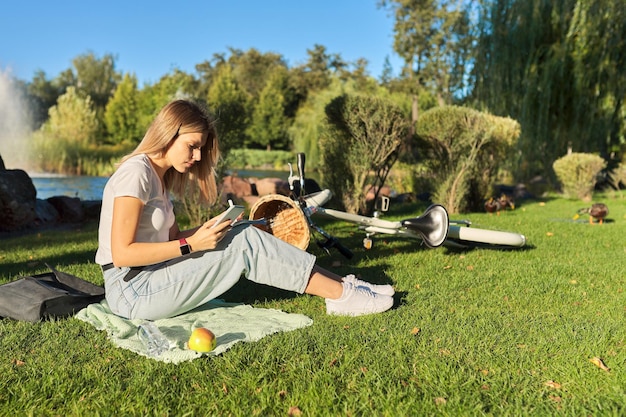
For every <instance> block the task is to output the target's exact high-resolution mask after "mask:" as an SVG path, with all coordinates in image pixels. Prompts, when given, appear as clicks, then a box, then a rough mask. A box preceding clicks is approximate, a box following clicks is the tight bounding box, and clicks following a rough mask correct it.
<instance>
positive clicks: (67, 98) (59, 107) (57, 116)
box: [41, 87, 98, 146]
mask: <svg viewBox="0 0 626 417" xmlns="http://www.w3.org/2000/svg"><path fill="white" fill-rule="evenodd" d="M41 131H42V132H43V133H44V134H45V136H47V137H48V138H49V140H62V141H65V142H68V143H76V144H79V145H83V146H84V145H88V144H91V143H94V142H95V134H96V132H97V131H98V119H97V117H96V112H95V110H94V108H93V103H92V101H91V97H89V96H86V97H81V95H80V94H79V93H78V92H77V91H76V89H75V88H74V87H68V89H67V91H66V92H65V94H63V95H62V96H61V97H59V99H58V101H57V104H56V105H55V106H52V107H51V108H50V111H49V117H48V120H47V121H46V123H44V125H43V126H42V127H41Z"/></svg>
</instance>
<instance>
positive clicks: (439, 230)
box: [402, 204, 450, 248]
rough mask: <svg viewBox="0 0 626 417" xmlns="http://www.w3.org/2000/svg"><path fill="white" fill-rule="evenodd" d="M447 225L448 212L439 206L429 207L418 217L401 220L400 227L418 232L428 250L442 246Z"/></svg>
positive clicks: (448, 223)
mask: <svg viewBox="0 0 626 417" xmlns="http://www.w3.org/2000/svg"><path fill="white" fill-rule="evenodd" d="M449 225H450V220H449V218H448V211H447V210H446V209H445V207H444V206H442V205H440V204H433V205H431V206H430V207H428V208H427V209H426V211H424V213H423V214H422V215H421V216H419V217H415V218H412V219H405V220H402V226H404V227H406V228H408V229H411V230H414V231H416V232H418V233H419V234H420V236H421V237H422V240H423V241H424V243H425V244H426V246H428V247H429V248H436V247H438V246H441V245H442V244H443V242H444V241H445V240H446V238H447V237H448V228H449Z"/></svg>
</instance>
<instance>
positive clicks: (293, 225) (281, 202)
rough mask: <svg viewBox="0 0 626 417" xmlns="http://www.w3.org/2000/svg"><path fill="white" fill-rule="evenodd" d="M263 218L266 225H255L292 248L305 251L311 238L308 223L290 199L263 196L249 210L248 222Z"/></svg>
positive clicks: (280, 196)
mask: <svg viewBox="0 0 626 417" xmlns="http://www.w3.org/2000/svg"><path fill="white" fill-rule="evenodd" d="M262 218H264V219H265V220H267V226H266V225H255V226H256V227H258V228H259V229H261V230H265V231H266V232H268V233H270V234H272V235H274V236H275V237H277V238H279V239H280V240H283V241H285V242H287V243H290V244H292V245H293V246H295V247H297V248H300V249H302V250H306V249H307V248H308V247H309V240H310V238H311V236H310V233H309V223H308V222H307V219H306V217H304V214H303V213H302V210H301V209H300V207H299V206H298V205H297V203H296V202H295V201H293V200H292V199H291V198H289V197H286V196H284V195H280V194H269V195H265V196H263V197H261V198H259V199H258V200H257V202H256V203H254V205H253V206H252V209H250V220H258V219H262Z"/></svg>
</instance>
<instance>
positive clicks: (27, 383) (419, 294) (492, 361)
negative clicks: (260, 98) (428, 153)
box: [0, 193, 626, 416]
mask: <svg viewBox="0 0 626 417" xmlns="http://www.w3.org/2000/svg"><path fill="white" fill-rule="evenodd" d="M600 200H601V201H604V202H605V203H607V205H608V206H609V209H610V214H609V221H608V222H606V223H605V224H604V225H589V224H588V223H587V222H586V218H585V217H583V218H582V219H580V220H577V221H574V220H572V216H573V215H574V214H575V213H576V210H577V209H579V208H581V207H584V206H585V204H583V203H581V202H580V201H572V200H565V199H560V198H556V197H555V198H551V199H545V200H542V201H527V202H518V204H519V203H521V204H519V205H518V207H517V208H516V210H515V211H507V212H505V213H502V214H501V215H500V216H496V215H489V214H486V213H475V214H470V215H464V216H461V217H456V218H467V219H469V220H471V221H472V222H473V224H474V225H475V227H479V228H486V229H499V230H510V231H515V232H519V233H523V234H525V235H526V237H527V239H528V245H527V247H526V248H524V249H521V250H511V251H497V250H489V249H475V250H468V251H452V250H448V249H446V248H439V249H433V250H430V249H426V248H425V247H423V246H419V245H418V242H417V241H414V240H408V239H401V238H389V237H382V236H381V237H379V238H378V239H376V240H375V244H374V248H373V249H372V250H370V251H365V250H364V249H361V248H360V245H361V240H362V238H363V236H362V235H361V234H360V233H359V231H358V230H356V229H355V228H354V227H353V226H351V225H348V224H346V223H342V222H332V223H331V222H327V221H326V220H325V221H324V223H323V226H324V227H325V228H326V229H327V230H329V231H331V232H332V233H333V234H335V235H336V236H338V237H340V238H341V239H342V241H343V243H344V244H346V246H349V247H351V248H353V249H354V251H355V256H354V258H353V259H352V260H349V261H348V260H345V259H343V258H342V257H341V256H340V255H339V254H338V253H336V252H335V253H332V254H331V255H330V256H329V255H326V254H325V253H323V252H321V251H318V249H317V248H315V247H314V244H312V245H311V251H313V252H314V253H316V254H318V255H319V261H320V263H321V264H322V265H324V266H326V267H330V268H332V269H335V270H338V271H339V272H340V273H342V274H345V273H349V272H355V273H357V274H359V275H361V276H362V277H363V278H365V279H369V280H371V281H374V282H378V283H393V284H394V285H395V287H396V290H397V295H396V306H395V307H394V309H393V310H391V311H389V312H386V313H383V314H378V315H373V316H366V317H359V318H345V317H334V316H327V315H326V314H325V310H324V301H323V300H322V299H319V298H315V297H310V296H306V295H303V296H299V295H294V294H291V293H286V292H282V291H277V290H273V289H270V288H266V287H260V286H256V285H254V284H251V283H247V282H245V281H242V282H241V283H240V284H238V285H237V286H236V287H235V288H233V289H232V290H231V291H229V293H227V294H226V295H225V298H226V299H227V300H229V301H245V302H247V303H250V304H253V305H254V306H256V307H268V308H278V309H281V310H284V311H288V312H297V313H303V314H306V315H308V316H310V317H311V318H313V320H314V324H313V325H312V326H310V327H307V328H304V329H301V330H296V331H293V332H287V333H280V334H275V335H272V336H268V337H265V338H264V339H262V340H260V341H258V342H255V343H239V344H237V345H235V346H234V347H232V348H231V349H230V350H229V351H227V352H226V353H224V354H223V355H221V356H218V357H214V358H201V359H196V360H193V361H191V362H185V363H182V364H178V365H174V364H165V363H162V362H158V361H154V360H151V359H148V358H144V357H142V356H139V355H136V354H134V353H132V352H130V351H126V350H123V349H119V348H116V347H114V345H113V344H112V343H110V342H109V341H108V339H107V337H106V334H104V332H101V331H97V330H95V329H94V328H93V327H91V326H90V325H88V324H86V323H84V322H82V321H79V320H77V319H73V318H69V319H63V320H57V321H48V322H42V323H37V324H31V323H24V322H15V321H12V320H7V319H4V320H0V375H2V378H0V414H1V415H7V416H14V415H29V414H30V415H37V416H40V415H44V416H45V415H76V416H79V415H80V416H84V415H177V416H179V415H190V416H201V415H237V416H250V415H261V416H267V415H280V416H286V415H302V416H327V415H333V416H334V415H351V416H355V415H375V416H404V415H514V416H518V415H555V414H556V415H571V416H587V415H594V416H595V415H610V416H613V415H614V416H618V415H624V414H626V395H625V394H626V374H625V372H624V371H625V365H626V330H625V329H626V326H625V320H624V319H625V313H626V294H625V293H624V290H626V261H625V259H626V237H625V236H626V194H625V193H621V194H616V193H611V194H605V195H602V196H600V195H598V196H596V201H600ZM424 208H425V206H424V205H416V204H413V205H406V206H402V207H400V206H398V207H395V208H394V207H392V213H393V214H390V215H389V216H388V218H400V217H401V216H405V215H407V214H411V213H412V214H418V213H420V212H421V210H423V209H424ZM393 210H395V211H393ZM96 233H97V230H96V225H95V224H87V225H84V226H82V227H81V228H80V229H77V228H71V229H70V230H66V231H47V232H41V233H33V234H29V235H27V236H22V237H14V238H5V239H2V240H0V282H7V281H10V280H12V279H15V278H16V277H17V276H18V275H20V274H32V273H38V272H43V271H44V270H45V266H44V265H43V264H42V262H43V261H46V262H48V263H49V264H51V265H52V266H55V267H57V268H58V269H60V270H62V271H66V272H70V273H73V274H75V275H78V276H81V277H84V278H86V279H88V280H90V281H92V282H94V283H97V284H102V277H101V275H100V272H99V268H98V266H97V265H95V264H94V263H93V257H94V253H95V250H96V246H97V242H96ZM593 357H599V358H601V359H602V360H603V361H604V363H605V364H606V366H607V367H608V368H610V370H609V371H605V370H602V369H600V368H599V367H597V366H595V365H594V364H593V363H591V362H590V359H591V358H593ZM298 413H300V414H298Z"/></svg>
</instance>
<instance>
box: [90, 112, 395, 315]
mask: <svg viewBox="0 0 626 417" xmlns="http://www.w3.org/2000/svg"><path fill="white" fill-rule="evenodd" d="M218 156H219V151H218V142H217V134H216V130H215V121H214V120H213V119H212V118H211V116H210V115H209V114H208V113H207V112H206V111H205V110H204V109H203V108H202V107H200V106H199V105H197V104H196V103H193V102H191V101H186V100H176V101H173V102H171V103H169V104H167V105H166V106H165V107H164V108H163V109H162V110H161V111H160V112H159V114H158V115H157V116H156V118H155V119H154V121H153V122H152V124H151V125H150V127H149V128H148V131H147V132H146V135H145V136H144V138H143V140H142V141H141V143H140V144H139V145H138V146H137V148H136V149H135V150H134V151H133V152H132V153H131V154H129V155H127V156H125V157H124V158H123V159H122V162H121V163H120V165H119V166H118V168H117V170H116V172H115V173H114V174H113V175H112V176H111V178H110V179H109V181H108V182H107V184H106V186H105V188H104V194H103V198H102V211H101V214H100V225H99V233H98V240H99V247H98V251H97V253H96V262H97V263H98V264H100V265H101V266H102V270H103V274H104V282H105V289H106V299H107V302H108V304H109V306H110V308H111V310H112V311H113V312H114V313H116V314H118V315H120V316H122V317H125V318H130V319H136V318H142V319H148V320H156V319H160V318H165V317H173V316H176V315H178V314H182V313H185V312H187V311H189V310H192V309H194V308H196V307H198V306H200V305H202V304H204V303H206V302H208V301H210V300H211V299H214V298H216V297H219V296H220V295H221V294H223V293H224V292H226V291H227V290H228V289H229V288H231V287H232V286H233V285H234V284H235V283H236V282H237V281H238V280H239V279H240V277H241V276H242V275H244V276H245V277H246V278H247V279H249V280H251V281H254V282H257V283H261V284H266V285H271V286H274V287H277V288H282V289H285V290H290V291H295V292H297V293H307V294H312V295H317V296H320V297H323V298H325V299H326V311H327V313H328V314H337V315H350V316H357V315H363V314H370V313H378V312H382V311H386V310H388V309H389V308H391V307H392V305H393V297H392V296H393V294H394V291H393V288H392V287H391V286H390V285H373V284H370V283H367V282H364V281H361V280H359V279H356V278H355V277H354V276H353V275H348V276H347V277H340V276H339V275H336V274H333V273H331V272H329V271H326V270H324V269H322V268H320V267H319V266H317V265H315V257H314V256H313V255H311V254H309V253H308V252H306V251H302V250H300V249H298V248H296V247H294V246H292V245H290V244H288V243H285V242H283V241H282V240H279V239H277V238H275V237H274V236H272V235H271V234H269V233H266V232H264V231H261V230H259V229H258V228H256V227H253V226H245V225H241V226H237V227H230V226H231V222H230V221H226V222H224V223H221V224H219V225H217V226H216V227H213V228H212V227H211V226H213V224H214V223H215V221H216V218H213V219H210V220H208V221H207V222H206V223H204V224H202V225H200V226H198V227H196V228H193V229H190V230H185V231H181V230H179V228H178V225H177V223H176V219H175V217H174V210H173V206H172V203H171V201H170V192H171V193H174V194H177V195H183V194H184V193H185V192H186V191H187V190H188V189H191V188H192V187H196V188H197V189H199V190H200V193H201V195H202V197H203V199H204V200H205V201H206V202H209V203H210V202H214V201H215V199H216V197H217V189H216V182H215V172H214V167H215V164H216V162H217V159H218Z"/></svg>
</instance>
